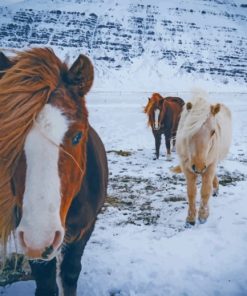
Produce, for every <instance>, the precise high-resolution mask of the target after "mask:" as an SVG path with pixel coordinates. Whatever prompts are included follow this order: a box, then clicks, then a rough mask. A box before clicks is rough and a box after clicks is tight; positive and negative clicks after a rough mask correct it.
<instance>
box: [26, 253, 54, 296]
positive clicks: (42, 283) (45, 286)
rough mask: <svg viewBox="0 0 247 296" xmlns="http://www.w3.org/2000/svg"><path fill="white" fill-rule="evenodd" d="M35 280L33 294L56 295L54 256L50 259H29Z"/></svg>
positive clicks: (37, 295) (39, 295)
mask: <svg viewBox="0 0 247 296" xmlns="http://www.w3.org/2000/svg"><path fill="white" fill-rule="evenodd" d="M29 264H30V267H31V270H32V275H33V277H34V279H35V282H36V286H37V288H36V291H35V296H44V295H45V296H57V295H58V287H57V284H56V258H54V259H52V260H51V261H46V262H44V261H42V262H40V261H29Z"/></svg>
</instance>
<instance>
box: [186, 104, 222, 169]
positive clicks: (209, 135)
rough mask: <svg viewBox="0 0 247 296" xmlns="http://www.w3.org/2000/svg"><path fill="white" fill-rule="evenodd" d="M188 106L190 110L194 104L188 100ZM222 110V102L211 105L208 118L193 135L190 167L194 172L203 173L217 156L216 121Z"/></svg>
mask: <svg viewBox="0 0 247 296" xmlns="http://www.w3.org/2000/svg"><path fill="white" fill-rule="evenodd" d="M186 108H187V110H188V111H189V112H191V111H190V110H191V109H192V108H193V105H192V104H191V103H190V102H188V103H187V104H186ZM219 111H220V104H216V105H211V106H210V111H209V113H208V116H207V118H206V120H205V121H204V122H203V124H201V126H200V128H199V129H198V130H197V131H196V132H195V133H194V134H192V135H191V137H190V139H189V141H188V144H189V150H190V157H189V162H190V164H189V167H190V169H191V171H192V172H193V173H196V174H203V173H204V172H205V171H206V170H207V167H208V165H209V164H211V163H212V160H213V159H212V158H213V157H214V156H215V155H214V154H215V151H214V146H215V141H214V139H215V137H217V134H218V129H217V123H216V118H215V116H216V114H217V113H218V112H219Z"/></svg>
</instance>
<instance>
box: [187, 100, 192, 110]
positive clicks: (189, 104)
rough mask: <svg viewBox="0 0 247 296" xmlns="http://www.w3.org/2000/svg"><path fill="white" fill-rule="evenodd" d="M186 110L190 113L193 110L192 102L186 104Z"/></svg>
mask: <svg viewBox="0 0 247 296" xmlns="http://www.w3.org/2000/svg"><path fill="white" fill-rule="evenodd" d="M186 109H187V110H188V111H189V110H191V109H192V103H191V102H188V103H187V104H186Z"/></svg>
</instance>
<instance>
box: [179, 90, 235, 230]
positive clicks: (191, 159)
mask: <svg viewBox="0 0 247 296" xmlns="http://www.w3.org/2000/svg"><path fill="white" fill-rule="evenodd" d="M231 138H232V123H231V112H230V110H229V109H228V108H227V107H226V106H225V105H223V104H218V103H217V104H214V105H210V104H209V102H207V101H206V100H205V99H204V98H203V97H201V96H199V95H198V96H197V97H195V98H194V99H193V100H192V101H191V102H188V103H187V104H186V105H185V106H184V108H183V111H182V113H181V118H180V122H179V125H178V130H177V137H176V150H177V153H178V156H179V159H180V166H178V167H176V168H174V169H173V171H174V172H177V173H178V172H179V171H182V172H183V173H184V174H185V177H186V182H187V195H188V202H189V209H188V216H187V219H186V221H187V223H189V224H192V225H194V224H195V220H196V191H197V188H196V180H197V177H198V175H201V178H202V186H201V202H200V208H199V213H198V219H199V221H200V222H201V223H204V222H206V220H207V218H208V216H209V207H208V200H209V198H210V196H211V194H212V193H213V191H214V194H216V193H217V191H218V186H219V182H218V179H217V176H216V166H217V164H218V162H219V161H220V160H223V159H224V158H225V157H226V156H227V153H228V151H229V148H230V144H231Z"/></svg>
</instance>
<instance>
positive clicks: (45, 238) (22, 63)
mask: <svg viewBox="0 0 247 296" xmlns="http://www.w3.org/2000/svg"><path fill="white" fill-rule="evenodd" d="M0 70H1V73H2V78H1V79H0V239H1V244H2V245H3V246H5V247H6V244H7V241H8V238H9V236H10V234H11V232H12V231H13V232H15V233H16V237H17V240H18V243H19V245H20V246H21V247H22V249H23V252H24V254H25V255H26V256H27V257H28V258H29V259H30V266H31V270H32V274H33V276H34V279H35V281H36V285H37V288H36V293H35V295H42V296H44V295H45V296H50V295H58V294H59V295H66V296H72V295H76V287H77V280H78V277H79V274H80V270H81V256H82V254H83V251H84V248H85V246H86V243H87V241H88V239H89V238H90V235H91V233H92V231H93V229H94V225H95V221H96V216H97V214H98V212H99V211H100V209H101V207H102V205H103V203H104V200H105V196H106V190H107V182H108V168H107V159H106V153H105V149H104V146H103V144H102V142H101V140H100V138H99V136H98V135H97V133H96V132H95V131H94V129H93V128H92V127H91V126H90V125H89V122H88V112H87V109H86V105H85V97H84V95H85V94H86V93H87V92H88V91H89V89H90V88H91V85H92V83H93V77H94V72H93V65H92V63H91V61H90V60H89V59H88V58H87V57H86V56H84V55H80V56H79V57H78V58H77V60H76V61H75V62H74V64H73V65H72V66H71V67H70V68H68V67H67V65H66V64H65V63H62V62H61V61H60V60H59V59H58V58H57V56H56V55H55V54H54V52H53V51H52V50H50V49H47V48H43V49H42V48H36V49H32V50H29V51H26V52H20V53H17V54H16V56H15V57H13V58H11V59H8V58H7V57H6V56H5V55H3V54H1V55H0Z"/></svg>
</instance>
